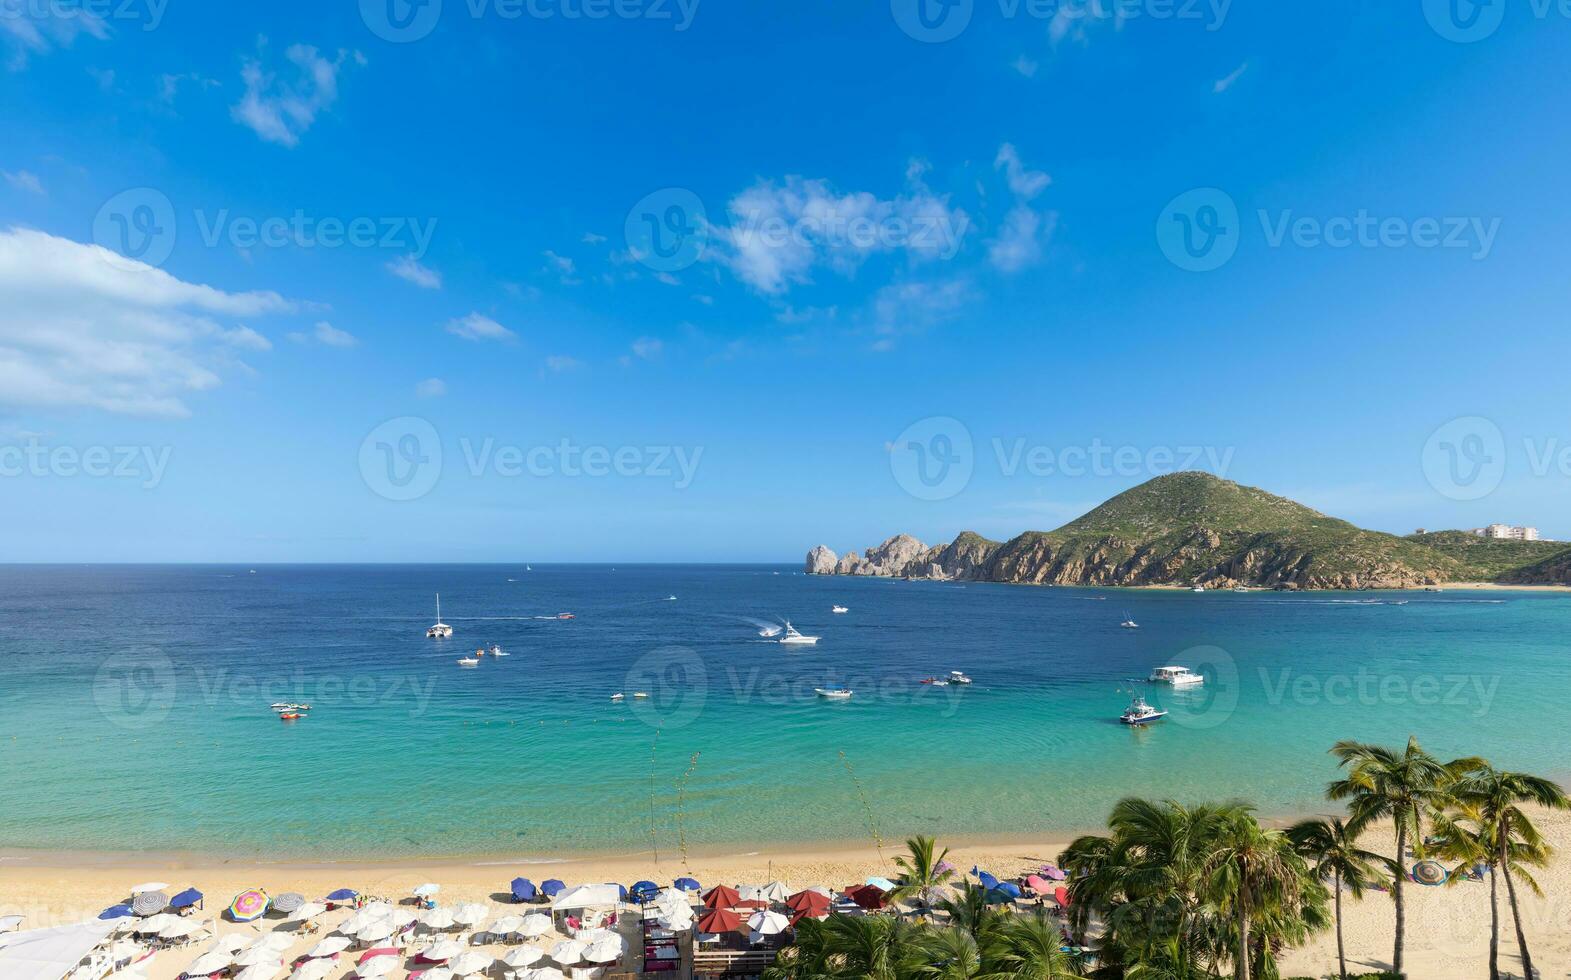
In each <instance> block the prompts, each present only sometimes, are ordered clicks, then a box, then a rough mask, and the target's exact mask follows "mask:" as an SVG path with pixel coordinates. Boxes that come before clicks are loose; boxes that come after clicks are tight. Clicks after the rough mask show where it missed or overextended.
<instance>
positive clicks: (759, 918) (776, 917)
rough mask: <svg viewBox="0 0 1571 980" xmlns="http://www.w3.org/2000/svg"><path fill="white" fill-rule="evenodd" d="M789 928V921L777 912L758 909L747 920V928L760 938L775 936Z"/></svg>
mask: <svg viewBox="0 0 1571 980" xmlns="http://www.w3.org/2000/svg"><path fill="white" fill-rule="evenodd" d="M790 927H791V920H790V919H787V918H786V917H785V916H783V915H781V914H780V913H779V912H771V911H770V910H769V909H759V910H758V911H757V912H754V913H753V914H752V915H751V916H749V917H748V920H747V928H748V929H750V930H752V931H753V932H756V933H758V934H759V935H761V936H776V935H779V934H780V933H782V932H785V931H786V930H787V929H789V928H790Z"/></svg>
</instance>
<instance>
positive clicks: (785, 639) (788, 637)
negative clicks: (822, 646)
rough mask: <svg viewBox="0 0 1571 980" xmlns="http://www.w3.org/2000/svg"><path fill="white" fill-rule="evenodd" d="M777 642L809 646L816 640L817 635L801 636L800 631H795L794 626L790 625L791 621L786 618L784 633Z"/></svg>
mask: <svg viewBox="0 0 1571 980" xmlns="http://www.w3.org/2000/svg"><path fill="white" fill-rule="evenodd" d="M777 642H780V643H789V644H796V645H798V646H811V645H812V644H814V643H817V642H818V637H816V636H803V635H802V634H801V633H798V632H797V630H796V627H795V626H792V625H791V621H790V620H789V619H788V620H786V624H785V635H784V636H782V637H781V638H780V639H779V640H778V641H777Z"/></svg>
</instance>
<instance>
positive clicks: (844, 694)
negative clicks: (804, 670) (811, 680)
mask: <svg viewBox="0 0 1571 980" xmlns="http://www.w3.org/2000/svg"><path fill="white" fill-rule="evenodd" d="M813 693H814V694H816V695H818V696H819V697H821V698H827V699H829V700H830V701H849V700H851V695H853V694H855V693H856V692H855V691H853V690H851V689H850V688H849V687H828V688H826V687H815V688H813Z"/></svg>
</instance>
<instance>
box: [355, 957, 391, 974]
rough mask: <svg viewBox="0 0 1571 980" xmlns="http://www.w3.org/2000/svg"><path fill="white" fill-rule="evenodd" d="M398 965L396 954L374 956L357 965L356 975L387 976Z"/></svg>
mask: <svg viewBox="0 0 1571 980" xmlns="http://www.w3.org/2000/svg"><path fill="white" fill-rule="evenodd" d="M396 966H398V957H396V956H373V957H372V958H371V959H368V960H366V961H365V962H364V963H361V964H360V965H359V966H357V967H355V975H356V976H359V977H367V978H369V977H385V976H387V975H388V974H389V973H392V972H393V969H394V967H396Z"/></svg>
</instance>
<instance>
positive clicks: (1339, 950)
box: [1336, 871, 1493, 980]
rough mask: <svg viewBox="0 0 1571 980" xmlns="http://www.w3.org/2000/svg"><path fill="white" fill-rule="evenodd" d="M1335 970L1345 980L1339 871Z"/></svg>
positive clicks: (1345, 967)
mask: <svg viewBox="0 0 1571 980" xmlns="http://www.w3.org/2000/svg"><path fill="white" fill-rule="evenodd" d="M1336 968H1337V976H1339V977H1341V980H1347V949H1346V947H1344V946H1343V945H1342V872H1340V871H1338V872H1337V873H1336ZM1491 980H1493V978H1491Z"/></svg>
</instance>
